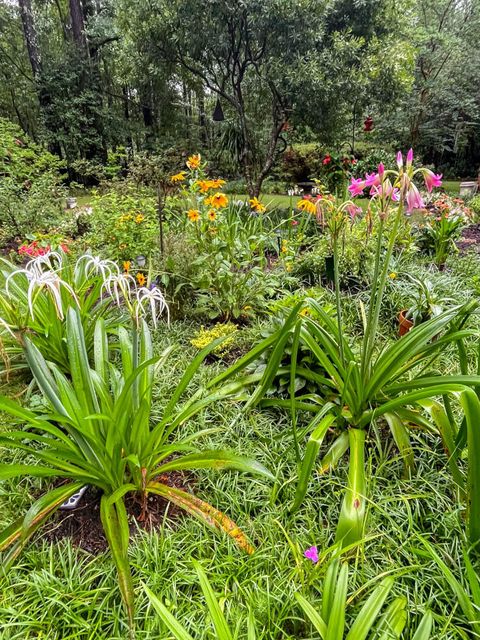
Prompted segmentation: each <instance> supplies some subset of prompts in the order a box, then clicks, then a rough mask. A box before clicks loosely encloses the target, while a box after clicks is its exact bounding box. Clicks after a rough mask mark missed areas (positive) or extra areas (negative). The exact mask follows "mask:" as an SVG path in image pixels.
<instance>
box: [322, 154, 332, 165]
mask: <svg viewBox="0 0 480 640" xmlns="http://www.w3.org/2000/svg"><path fill="white" fill-rule="evenodd" d="M331 161H332V156H330V155H328V154H327V155H326V156H325V158H324V159H323V160H322V164H324V165H325V164H330V162H331Z"/></svg>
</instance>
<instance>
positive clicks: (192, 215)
mask: <svg viewBox="0 0 480 640" xmlns="http://www.w3.org/2000/svg"><path fill="white" fill-rule="evenodd" d="M187 216H188V219H189V220H190V222H197V221H198V220H199V219H200V211H198V209H189V210H188V211H187Z"/></svg>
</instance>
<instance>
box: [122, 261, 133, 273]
mask: <svg viewBox="0 0 480 640" xmlns="http://www.w3.org/2000/svg"><path fill="white" fill-rule="evenodd" d="M131 266H132V262H131V261H130V260H125V261H124V263H123V270H124V271H125V273H126V274H128V273H129V272H130V268H131Z"/></svg>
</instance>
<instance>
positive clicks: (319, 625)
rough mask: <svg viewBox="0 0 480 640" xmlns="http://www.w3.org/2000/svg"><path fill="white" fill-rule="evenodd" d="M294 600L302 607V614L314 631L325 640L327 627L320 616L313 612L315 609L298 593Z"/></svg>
mask: <svg viewBox="0 0 480 640" xmlns="http://www.w3.org/2000/svg"><path fill="white" fill-rule="evenodd" d="M295 598H296V599H297V602H298V603H299V605H300V606H301V607H302V609H303V610H304V612H305V613H306V614H307V616H308V618H309V619H310V621H311V623H312V624H313V626H314V627H315V629H316V630H317V631H318V633H319V634H320V637H321V638H322V640H325V636H326V635H327V625H326V624H325V622H324V620H323V619H322V617H321V615H320V614H319V613H318V612H317V611H316V610H315V608H314V607H313V606H312V605H311V604H310V602H308V600H306V599H305V598H304V597H303V596H302V595H301V594H300V593H296V594H295Z"/></svg>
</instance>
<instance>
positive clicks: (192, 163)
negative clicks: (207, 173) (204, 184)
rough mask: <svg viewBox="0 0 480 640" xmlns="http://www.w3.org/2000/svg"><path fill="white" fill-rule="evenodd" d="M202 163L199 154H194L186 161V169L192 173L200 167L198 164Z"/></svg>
mask: <svg viewBox="0 0 480 640" xmlns="http://www.w3.org/2000/svg"><path fill="white" fill-rule="evenodd" d="M201 161H202V156H201V155H200V154H199V153H194V154H193V155H192V156H190V157H189V158H188V160H187V167H188V168H189V169H191V170H192V171H194V170H195V169H198V168H199V167H200V162H201Z"/></svg>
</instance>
